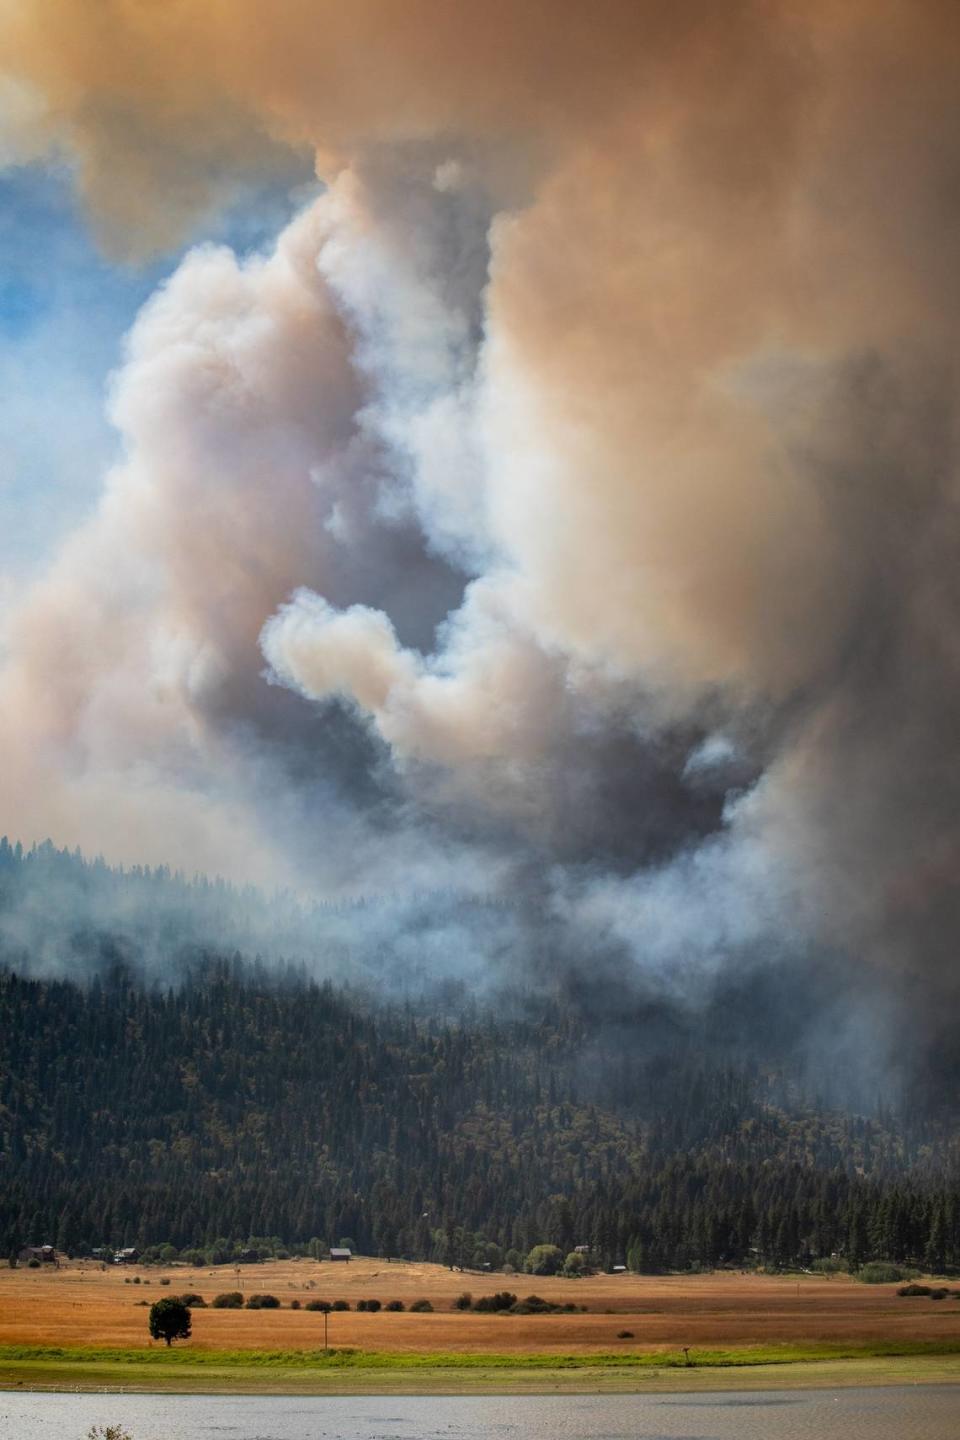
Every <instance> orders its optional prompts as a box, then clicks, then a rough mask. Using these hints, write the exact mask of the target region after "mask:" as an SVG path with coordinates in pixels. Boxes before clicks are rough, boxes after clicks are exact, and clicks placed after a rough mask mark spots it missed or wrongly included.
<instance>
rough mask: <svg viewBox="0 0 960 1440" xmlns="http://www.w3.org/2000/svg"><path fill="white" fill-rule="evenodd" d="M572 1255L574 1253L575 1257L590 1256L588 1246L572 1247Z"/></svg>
mask: <svg viewBox="0 0 960 1440" xmlns="http://www.w3.org/2000/svg"><path fill="white" fill-rule="evenodd" d="M573 1253H574V1254H575V1255H589V1254H590V1246H589V1245H574V1247H573Z"/></svg>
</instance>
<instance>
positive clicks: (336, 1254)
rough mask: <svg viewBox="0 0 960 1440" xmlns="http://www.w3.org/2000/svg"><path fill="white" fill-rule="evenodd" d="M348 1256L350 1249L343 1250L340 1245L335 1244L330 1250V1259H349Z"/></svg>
mask: <svg viewBox="0 0 960 1440" xmlns="http://www.w3.org/2000/svg"><path fill="white" fill-rule="evenodd" d="M350 1258H351V1251H349V1250H345V1249H344V1248H343V1246H342V1245H337V1246H335V1247H334V1248H333V1249H332V1250H331V1251H330V1259H331V1260H349V1259H350Z"/></svg>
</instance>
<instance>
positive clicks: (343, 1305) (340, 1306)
mask: <svg viewBox="0 0 960 1440" xmlns="http://www.w3.org/2000/svg"><path fill="white" fill-rule="evenodd" d="M333 1309H334V1310H349V1309H350V1301H349V1300H334V1302H333Z"/></svg>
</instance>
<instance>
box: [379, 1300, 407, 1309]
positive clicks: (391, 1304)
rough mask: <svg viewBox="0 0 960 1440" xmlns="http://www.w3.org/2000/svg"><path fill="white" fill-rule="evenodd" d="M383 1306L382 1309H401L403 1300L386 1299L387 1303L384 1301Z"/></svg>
mask: <svg viewBox="0 0 960 1440" xmlns="http://www.w3.org/2000/svg"><path fill="white" fill-rule="evenodd" d="M383 1308H384V1310H393V1311H397V1310H402V1309H403V1301H402V1300H388V1301H387V1303H386V1305H384V1307H383Z"/></svg>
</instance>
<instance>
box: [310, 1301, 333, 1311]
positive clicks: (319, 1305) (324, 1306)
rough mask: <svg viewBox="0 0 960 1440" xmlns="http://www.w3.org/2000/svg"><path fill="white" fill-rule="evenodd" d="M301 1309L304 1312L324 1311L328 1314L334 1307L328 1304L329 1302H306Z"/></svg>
mask: <svg viewBox="0 0 960 1440" xmlns="http://www.w3.org/2000/svg"><path fill="white" fill-rule="evenodd" d="M303 1308H304V1309H305V1310H326V1311H328V1312H329V1311H330V1310H332V1309H333V1308H334V1307H333V1306H332V1305H331V1304H330V1301H329V1300H308V1301H307V1303H306V1305H305V1306H304V1307H303Z"/></svg>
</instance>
